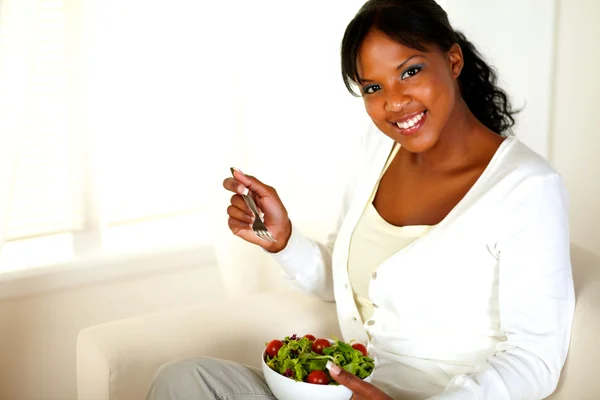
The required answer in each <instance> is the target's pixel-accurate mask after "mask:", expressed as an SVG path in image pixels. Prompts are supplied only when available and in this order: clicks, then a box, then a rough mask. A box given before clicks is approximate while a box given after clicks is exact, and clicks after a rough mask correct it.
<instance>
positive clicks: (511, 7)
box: [438, 0, 556, 157]
mask: <svg viewBox="0 0 600 400" xmlns="http://www.w3.org/2000/svg"><path fill="white" fill-rule="evenodd" d="M438 3H440V4H441V5H442V7H444V9H445V10H446V11H447V13H448V16H449V17H450V22H451V23H452V25H453V26H454V28H455V29H456V30H459V31H462V32H463V33H464V34H465V35H466V36H467V39H469V40H470V41H472V42H473V43H475V45H476V47H477V48H478V49H479V51H480V52H481V53H482V54H483V56H484V58H485V59H486V60H487V61H488V62H489V63H490V64H492V65H493V66H494V67H495V68H496V69H497V71H498V73H499V77H500V84H501V86H502V87H503V88H504V89H505V90H506V91H507V92H508V94H509V96H510V98H511V100H512V104H513V106H514V107H515V108H523V111H522V112H521V113H519V114H518V116H517V126H516V127H515V134H516V135H517V136H518V137H519V138H520V139H521V140H522V141H523V142H525V143H526V144H527V145H528V146H530V147H531V148H532V149H534V150H535V151H537V152H538V153H539V154H541V155H543V156H545V157H547V156H548V146H549V144H548V138H549V129H550V118H549V115H550V107H551V82H552V61H553V57H554V34H555V12H556V7H555V2H554V1H553V0H526V1H523V0H504V1H491V0H487V1H482V0H439V1H438Z"/></svg>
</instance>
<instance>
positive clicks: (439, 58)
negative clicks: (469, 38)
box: [358, 30, 463, 153]
mask: <svg viewBox="0 0 600 400" xmlns="http://www.w3.org/2000/svg"><path fill="white" fill-rule="evenodd" d="M462 65H463V64H462V53H461V51H460V48H459V47H458V46H457V45H455V46H453V47H452V48H451V49H450V51H449V52H448V53H442V52H441V51H439V50H437V49H435V50H433V51H431V52H421V51H418V50H415V49H412V48H410V47H406V46H404V45H402V44H399V43H397V42H395V41H393V40H392V39H390V38H389V37H387V36H386V35H385V34H384V33H382V32H381V31H378V30H371V32H370V33H369V34H368V35H367V36H366V38H365V40H364V42H363V43H362V46H361V48H360V50H359V53H358V73H359V78H360V80H359V82H358V84H359V88H360V90H361V93H362V95H363V101H364V103H365V107H366V109H367V113H368V114H369V116H370V117H371V119H372V120H373V122H374V123H375V125H376V126H377V127H378V128H379V130H381V131H382V132H383V133H385V134H386V135H388V136H389V137H391V138H392V139H394V140H395V141H396V142H398V143H400V145H401V146H402V147H404V148H405V149H406V150H408V151H410V152H412V153H422V152H425V151H427V150H429V149H431V148H432V147H433V146H434V145H435V144H436V143H437V142H438V140H439V138H440V137H441V136H442V134H443V132H444V130H445V128H446V126H447V125H448V123H449V121H450V122H451V121H452V118H451V115H452V113H453V110H454V105H455V102H456V99H457V98H458V96H459V89H458V84H457V82H456V78H457V77H458V75H459V74H460V70H461V68H462Z"/></svg>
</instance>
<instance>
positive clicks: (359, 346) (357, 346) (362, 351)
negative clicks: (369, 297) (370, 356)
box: [352, 343, 367, 356]
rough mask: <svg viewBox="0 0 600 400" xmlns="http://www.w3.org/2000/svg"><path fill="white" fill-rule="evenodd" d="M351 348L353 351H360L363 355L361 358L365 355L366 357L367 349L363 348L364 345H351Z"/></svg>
mask: <svg viewBox="0 0 600 400" xmlns="http://www.w3.org/2000/svg"><path fill="white" fill-rule="evenodd" d="M352 348H353V349H356V350H358V351H360V352H361V353H362V355H363V356H366V355H367V348H366V347H365V345H364V344H362V343H354V344H353V345H352Z"/></svg>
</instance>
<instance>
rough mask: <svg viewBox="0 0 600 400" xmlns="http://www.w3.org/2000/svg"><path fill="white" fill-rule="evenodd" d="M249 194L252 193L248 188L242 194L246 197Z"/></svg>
mask: <svg viewBox="0 0 600 400" xmlns="http://www.w3.org/2000/svg"><path fill="white" fill-rule="evenodd" d="M248 193H250V190H248V188H244V191H243V192H242V194H243V195H244V196H248Z"/></svg>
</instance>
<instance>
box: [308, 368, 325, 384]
mask: <svg viewBox="0 0 600 400" xmlns="http://www.w3.org/2000/svg"><path fill="white" fill-rule="evenodd" d="M306 381H307V382H308V383H314V384H315V385H327V384H328V383H329V378H328V377H327V374H326V373H325V372H323V371H319V370H316V371H313V372H311V373H310V374H308V378H306Z"/></svg>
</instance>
